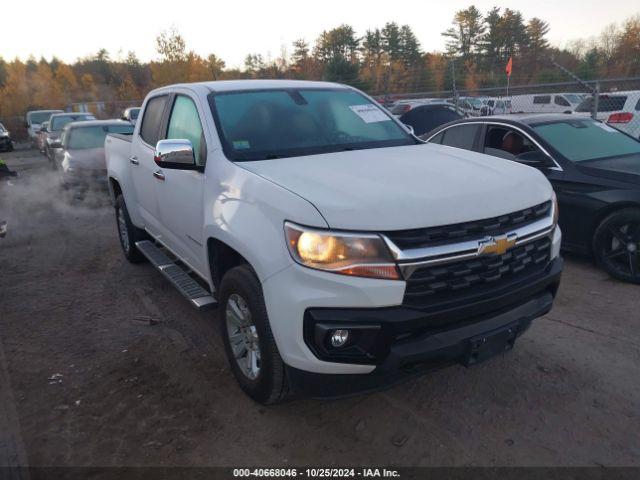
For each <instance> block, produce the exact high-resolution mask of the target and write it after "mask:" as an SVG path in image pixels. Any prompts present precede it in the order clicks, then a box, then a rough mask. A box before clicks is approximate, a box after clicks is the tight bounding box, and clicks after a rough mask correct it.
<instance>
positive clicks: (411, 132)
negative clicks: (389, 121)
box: [403, 123, 416, 135]
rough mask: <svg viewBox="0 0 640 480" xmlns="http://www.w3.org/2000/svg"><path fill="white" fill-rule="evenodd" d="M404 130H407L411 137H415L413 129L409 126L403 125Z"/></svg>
mask: <svg viewBox="0 0 640 480" xmlns="http://www.w3.org/2000/svg"><path fill="white" fill-rule="evenodd" d="M403 125H404V128H406V129H407V132H409V133H410V134H411V135H415V134H416V131H415V130H414V129H413V127H412V126H411V125H407V124H406V123H403Z"/></svg>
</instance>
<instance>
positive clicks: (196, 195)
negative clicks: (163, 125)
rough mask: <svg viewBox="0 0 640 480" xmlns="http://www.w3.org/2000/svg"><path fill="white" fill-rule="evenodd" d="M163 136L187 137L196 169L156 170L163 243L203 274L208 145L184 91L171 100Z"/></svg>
mask: <svg viewBox="0 0 640 480" xmlns="http://www.w3.org/2000/svg"><path fill="white" fill-rule="evenodd" d="M170 102H171V106H170V114H169V119H168V122H167V130H166V135H163V136H162V138H165V139H176V140H189V141H190V142H191V145H192V146H193V151H194V156H195V161H196V164H197V165H198V166H200V167H202V168H201V171H197V170H178V169H169V168H160V169H157V172H156V173H158V175H157V176H156V177H155V182H156V197H157V199H158V209H159V211H160V218H161V228H162V231H161V238H162V242H163V243H164V244H165V245H166V246H167V247H169V248H170V249H171V250H172V251H173V252H174V253H176V254H177V255H178V256H179V257H180V258H181V259H182V260H183V261H185V263H188V264H189V266H190V267H191V268H192V269H194V270H195V271H196V272H198V273H199V274H200V275H201V276H204V272H206V262H207V260H206V255H205V241H204V238H203V237H204V220H203V219H204V207H203V195H204V190H203V188H204V178H205V174H204V166H205V164H206V159H207V145H206V141H205V138H204V130H203V127H202V125H203V123H202V121H201V114H200V112H199V111H198V107H197V103H196V102H195V101H194V100H193V99H192V98H191V97H190V96H188V95H186V94H176V95H174V96H172V98H171V99H170Z"/></svg>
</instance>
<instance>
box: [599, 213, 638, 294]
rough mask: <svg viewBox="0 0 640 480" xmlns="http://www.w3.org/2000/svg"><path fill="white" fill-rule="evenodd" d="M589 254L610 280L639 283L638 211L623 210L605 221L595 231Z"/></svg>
mask: <svg viewBox="0 0 640 480" xmlns="http://www.w3.org/2000/svg"><path fill="white" fill-rule="evenodd" d="M593 253H594V256H595V258H596V261H597V263H598V265H600V266H601V267H602V268H603V269H604V270H605V271H606V272H607V273H609V274H610V275H611V276H612V277H615V278H617V279H619V280H623V281H625V282H632V283H640V209H637V208H625V209H623V210H620V211H617V212H614V213H612V214H611V215H609V216H608V217H607V218H605V219H604V220H603V221H602V222H601V223H600V225H599V226H598V228H597V229H596V232H595V235H594V238H593Z"/></svg>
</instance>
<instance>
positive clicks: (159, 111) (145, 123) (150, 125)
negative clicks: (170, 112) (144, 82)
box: [140, 95, 167, 147]
mask: <svg viewBox="0 0 640 480" xmlns="http://www.w3.org/2000/svg"><path fill="white" fill-rule="evenodd" d="M166 104H167V95H160V96H157V97H153V98H150V99H149V100H148V101H147V106H146V107H145V109H144V115H143V117H142V124H141V125H140V138H142V140H143V141H144V142H145V143H146V144H148V145H150V146H152V147H155V146H156V144H157V143H158V140H159V137H160V125H161V124H162V116H163V114H164V108H165V106H166Z"/></svg>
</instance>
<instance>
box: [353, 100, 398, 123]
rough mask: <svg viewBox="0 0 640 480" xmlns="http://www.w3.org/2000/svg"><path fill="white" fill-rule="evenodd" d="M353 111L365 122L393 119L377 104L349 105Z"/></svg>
mask: <svg viewBox="0 0 640 480" xmlns="http://www.w3.org/2000/svg"><path fill="white" fill-rule="evenodd" d="M349 108H350V109H351V110H352V111H353V113H355V114H356V115H358V116H359V117H360V118H361V119H362V120H363V121H364V123H376V122H390V121H391V119H390V118H389V117H388V116H387V115H385V114H384V112H383V111H382V110H380V109H379V108H378V107H376V106H375V105H373V104H371V103H368V104H366V105H351V106H350V107H349Z"/></svg>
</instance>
